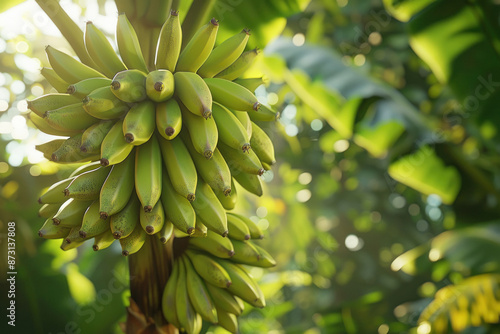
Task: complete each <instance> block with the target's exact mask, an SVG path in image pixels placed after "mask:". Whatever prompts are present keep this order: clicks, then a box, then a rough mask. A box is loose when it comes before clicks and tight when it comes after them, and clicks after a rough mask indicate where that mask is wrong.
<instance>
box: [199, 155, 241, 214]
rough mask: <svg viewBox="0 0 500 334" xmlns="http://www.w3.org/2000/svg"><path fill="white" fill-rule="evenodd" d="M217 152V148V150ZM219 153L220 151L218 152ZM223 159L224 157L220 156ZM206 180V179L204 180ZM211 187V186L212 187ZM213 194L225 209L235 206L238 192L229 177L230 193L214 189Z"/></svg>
mask: <svg viewBox="0 0 500 334" xmlns="http://www.w3.org/2000/svg"><path fill="white" fill-rule="evenodd" d="M217 152H218V150H217ZM218 153H219V154H220V152H218ZM222 159H224V158H222ZM205 182H206V181H205ZM212 189H213V188H212ZM214 194H215V196H217V198H218V199H219V202H220V204H222V206H223V207H224V209H226V210H233V209H234V207H235V206H236V201H237V200H238V194H237V192H236V186H235V185H234V180H233V179H232V178H231V193H230V194H229V195H228V196H226V195H224V193H223V192H221V191H217V190H214Z"/></svg>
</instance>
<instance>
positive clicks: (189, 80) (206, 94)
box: [174, 72, 212, 118]
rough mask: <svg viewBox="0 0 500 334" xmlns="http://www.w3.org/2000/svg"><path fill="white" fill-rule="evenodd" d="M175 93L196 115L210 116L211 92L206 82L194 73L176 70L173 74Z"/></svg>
mask: <svg viewBox="0 0 500 334" xmlns="http://www.w3.org/2000/svg"><path fill="white" fill-rule="evenodd" d="M174 80H175V94H176V96H177V97H178V98H179V100H181V102H182V103H183V104H184V105H185V106H186V108H187V110H189V111H190V112H192V113H193V114H194V115H196V116H203V118H210V117H211V116H212V94H211V93H210V89H209V88H208V86H207V84H206V83H205V82H204V81H203V79H202V78H200V76H199V75H198V74H196V73H190V72H176V73H175V74H174Z"/></svg>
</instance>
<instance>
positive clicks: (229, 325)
mask: <svg viewBox="0 0 500 334" xmlns="http://www.w3.org/2000/svg"><path fill="white" fill-rule="evenodd" d="M217 315H218V316H219V323H218V325H219V326H221V327H222V328H224V329H225V330H227V331H228V332H230V333H233V334H237V333H238V319H237V317H236V315H235V314H232V313H228V312H224V311H223V310H221V309H219V308H217Z"/></svg>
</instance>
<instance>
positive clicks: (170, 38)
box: [155, 10, 182, 73]
mask: <svg viewBox="0 0 500 334" xmlns="http://www.w3.org/2000/svg"><path fill="white" fill-rule="evenodd" d="M181 45H182V30H181V24H180V20H179V12H178V11H175V10H171V11H170V16H169V17H168V19H167V20H166V21H165V23H164V24H163V26H162V28H161V31H160V36H159V37H158V45H157V47H156V61H155V63H156V68H157V69H166V70H169V71H170V72H172V73H173V72H174V71H175V66H176V65H177V60H178V59H179V54H180V51H181Z"/></svg>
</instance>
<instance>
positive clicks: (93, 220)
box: [80, 200, 110, 239]
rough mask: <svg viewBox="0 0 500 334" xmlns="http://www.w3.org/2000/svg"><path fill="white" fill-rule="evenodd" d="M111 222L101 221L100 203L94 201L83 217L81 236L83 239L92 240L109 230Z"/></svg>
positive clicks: (107, 220)
mask: <svg viewBox="0 0 500 334" xmlns="http://www.w3.org/2000/svg"><path fill="white" fill-rule="evenodd" d="M109 221H110V219H109V218H107V219H106V220H103V219H101V216H100V214H99V201H98V200H96V201H94V202H93V203H92V204H91V205H90V206H89V208H88V209H87V211H85V214H84V215H83V221H82V226H81V227H80V236H81V237H82V238H84V239H85V238H92V237H95V236H97V235H99V234H102V233H104V232H106V231H107V230H109Z"/></svg>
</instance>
